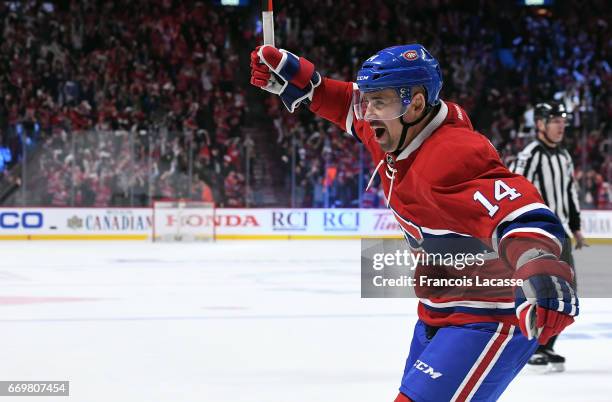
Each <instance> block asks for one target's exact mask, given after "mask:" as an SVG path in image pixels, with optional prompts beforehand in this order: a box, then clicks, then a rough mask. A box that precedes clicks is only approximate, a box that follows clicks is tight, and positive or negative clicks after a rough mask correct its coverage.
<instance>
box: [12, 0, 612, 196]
mask: <svg viewBox="0 0 612 402" xmlns="http://www.w3.org/2000/svg"><path fill="white" fill-rule="evenodd" d="M252 3H257V2H252ZM586 3H587V2H586V1H585V0H576V1H570V0H557V1H556V2H555V6H554V7H550V8H534V7H521V6H519V5H518V3H517V2H515V1H512V2H490V1H484V0H477V1H469V2H468V1H460V0H385V1H376V2H374V1H366V0H357V1H354V0H336V1H317V2H299V1H288V0H287V1H280V0H279V1H276V2H275V24H276V33H277V40H278V43H280V44H282V47H284V48H286V49H288V50H290V51H292V52H294V53H296V54H298V55H301V56H304V57H306V58H308V59H309V60H311V61H313V62H314V63H315V65H316V68H317V70H318V71H319V72H320V73H321V74H322V75H323V76H326V77H330V78H335V79H340V80H346V81H352V80H354V77H355V74H356V72H357V70H358V68H359V66H360V64H361V63H362V62H363V61H364V60H365V59H366V58H368V57H369V56H371V55H372V54H374V53H375V52H377V51H378V50H380V49H382V48H385V47H388V46H390V45H393V44H402V43H410V42H420V43H422V44H423V45H425V46H426V47H427V48H428V49H429V51H430V52H431V53H432V54H433V55H435V57H437V58H438V60H439V61H440V64H441V67H442V74H443V78H444V87H443V90H442V93H441V97H442V98H443V99H445V100H449V101H454V102H457V103H459V104H461V105H462V106H463V107H464V108H465V109H466V111H467V113H468V114H469V115H470V117H471V120H472V122H473V123H474V126H475V128H476V129H478V131H480V132H482V133H484V134H485V135H487V136H488V137H489V138H490V139H491V141H492V142H493V144H494V145H495V146H496V147H497V148H498V150H499V151H500V153H501V155H502V157H503V159H504V160H505V161H506V162H508V161H510V160H511V159H512V158H513V157H514V155H516V153H517V152H518V151H519V150H520V149H521V148H522V147H523V146H524V145H525V144H526V143H527V142H528V141H530V140H531V138H532V136H533V105H534V104H536V103H538V102H541V101H548V100H551V99H557V100H559V101H562V102H564V103H565V104H566V106H567V107H568V109H569V110H570V111H571V112H572V116H573V119H572V122H571V124H570V125H571V127H569V128H568V133H567V139H566V146H567V147H568V149H570V151H571V152H572V153H573V155H574V158H575V161H574V162H575V166H576V176H577V178H578V181H579V183H580V197H581V202H582V204H583V206H585V207H591V208H612V189H611V185H610V182H611V180H612V156H611V155H612V148H611V147H612V144H611V141H612V140H611V128H610V125H609V123H607V122H609V121H610V118H611V117H612V92H611V90H610V89H611V88H610V86H611V83H612V79H611V73H612V67H611V66H610V64H609V60H611V59H612V57H610V56H611V52H610V50H611V46H612V38H611V36H610V30H609V23H610V22H609V19H606V17H605V16H606V15H609V8H610V7H609V5H608V3H607V2H606V1H605V0H593V1H589V2H588V5H586ZM258 6H259V4H252V5H251V6H250V7H246V8H244V7H223V6H220V5H215V2H211V1H195V0H182V1H178V0H134V1H129V2H120V1H94V0H80V1H76V0H65V1H55V2H40V1H29V2H28V1H24V2H0V31H1V32H2V35H3V41H2V43H0V197H1V196H2V188H3V186H4V187H7V186H8V187H10V186H13V187H15V188H19V187H20V186H23V185H25V184H24V183H22V177H23V175H24V173H23V172H24V170H23V168H22V167H27V173H26V174H25V175H26V177H27V181H28V183H27V186H28V189H29V191H28V192H27V193H28V194H29V196H28V197H29V198H28V200H27V202H28V203H31V204H52V205H57V206H62V205H82V206H87V205H96V206H103V205H111V206H112V205H149V204H150V203H151V201H152V200H153V199H163V198H183V197H185V198H192V199H196V200H214V201H215V202H216V203H217V204H218V205H220V206H243V205H245V204H246V197H247V194H246V193H248V191H246V189H245V181H246V180H247V178H246V177H245V172H246V170H245V163H244V159H245V155H244V144H245V143H246V142H247V141H245V138H244V132H243V127H244V126H245V123H248V124H249V125H251V126H252V125H253V124H256V123H255V122H259V123H257V124H262V127H261V130H262V132H264V131H265V132H264V136H263V137H262V138H267V141H266V144H263V145H262V144H259V145H260V146H267V147H270V148H272V149H274V152H273V153H272V154H273V155H275V157H277V159H278V160H273V161H271V165H272V167H273V169H271V171H269V172H265V174H276V175H282V176H283V178H282V180H281V182H282V189H281V192H287V189H288V188H291V189H292V191H291V193H292V200H291V205H294V206H304V207H310V206H314V207H324V206H326V207H357V206H364V207H379V206H383V205H384V194H382V191H381V189H380V186H379V184H378V182H377V181H375V182H374V184H373V186H372V187H371V188H370V189H369V190H368V191H365V184H366V183H367V180H368V179H369V176H370V174H371V172H372V170H373V168H374V166H373V164H372V161H371V160H370V159H369V155H368V154H367V152H363V149H362V148H361V146H360V145H359V144H358V143H357V141H355V140H354V139H353V138H352V137H351V136H350V135H348V134H345V133H342V132H341V131H340V130H339V129H338V128H337V127H335V126H333V125H331V124H330V123H328V122H326V121H323V120H321V119H319V118H313V115H312V114H311V113H310V112H308V111H306V110H300V111H298V112H297V113H294V114H290V113H288V112H287V111H286V110H285V109H284V107H283V105H282V104H281V103H280V102H279V100H278V98H277V97H275V96H272V95H269V96H266V95H265V94H262V93H261V92H260V91H259V90H257V89H255V88H252V87H250V86H249V85H248V53H249V52H250V50H251V49H252V48H253V47H254V46H256V45H257V43H258V42H260V40H261V35H260V34H261V32H258V28H257V25H256V23H255V21H256V16H257V15H259V10H258V9H257V7H258ZM241 55H242V56H244V57H242V58H241ZM249 97H251V98H252V99H258V100H260V101H261V104H257V105H255V104H249V102H248V101H247V99H248V98H249ZM302 109H306V108H304V107H302ZM262 110H263V113H261V115H263V116H264V117H265V119H263V120H267V121H272V122H273V127H270V126H265V125H264V123H261V121H262V119H254V118H253V117H254V114H258V113H259V112H260V111H262ZM256 117H259V118H260V117H261V116H259V115H258V116H256ZM24 149H25V150H26V153H25V154H26V156H25V157H24ZM32 189H36V191H31V190H32ZM12 201H13V202H17V201H16V200H15V199H13V200H12ZM2 202H3V201H2V198H0V203H2ZM8 202H11V200H8Z"/></svg>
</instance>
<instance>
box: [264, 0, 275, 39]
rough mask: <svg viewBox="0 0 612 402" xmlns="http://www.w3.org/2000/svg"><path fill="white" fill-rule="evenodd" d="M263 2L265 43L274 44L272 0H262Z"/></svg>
mask: <svg viewBox="0 0 612 402" xmlns="http://www.w3.org/2000/svg"><path fill="white" fill-rule="evenodd" d="M261 3H262V5H261V10H262V11H261V22H262V25H263V44H264V45H270V46H274V11H273V9H272V0H262V2H261Z"/></svg>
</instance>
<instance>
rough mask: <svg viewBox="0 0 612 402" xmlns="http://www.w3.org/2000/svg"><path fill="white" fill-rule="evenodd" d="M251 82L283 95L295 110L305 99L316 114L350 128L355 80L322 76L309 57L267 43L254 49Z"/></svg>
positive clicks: (286, 102) (290, 108)
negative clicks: (299, 55) (346, 80)
mask: <svg viewBox="0 0 612 402" xmlns="http://www.w3.org/2000/svg"><path fill="white" fill-rule="evenodd" d="M251 84H253V85H255V86H256V87H259V88H261V89H264V90H266V91H268V92H271V93H273V94H275V95H278V96H280V98H281V100H282V101H283V104H284V105H285V107H286V108H287V110H289V112H291V113H293V112H294V111H295V109H296V108H297V107H298V106H299V105H300V104H302V103H306V104H310V109H311V110H312V111H313V112H314V113H316V114H317V115H319V116H321V117H323V118H324V119H327V120H329V121H331V122H332V123H334V124H336V125H338V126H339V127H340V128H341V129H342V130H344V131H347V132H350V131H349V130H350V129H351V127H350V126H351V123H352V119H351V115H352V111H351V101H352V96H353V83H352V82H343V81H337V80H332V79H329V78H322V77H321V76H320V74H319V73H318V72H317V71H316V70H315V66H314V64H313V63H312V62H310V61H309V60H307V59H305V58H303V57H298V56H296V55H294V54H293V53H290V52H288V51H286V50H284V49H277V48H275V47H273V46H269V45H264V46H259V47H257V48H256V49H255V50H254V51H253V52H252V53H251Z"/></svg>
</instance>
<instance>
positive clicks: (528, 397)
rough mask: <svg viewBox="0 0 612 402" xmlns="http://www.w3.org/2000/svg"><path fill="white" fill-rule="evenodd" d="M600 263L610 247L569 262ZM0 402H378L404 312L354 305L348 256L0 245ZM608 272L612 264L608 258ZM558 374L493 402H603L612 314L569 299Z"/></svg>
mask: <svg viewBox="0 0 612 402" xmlns="http://www.w3.org/2000/svg"><path fill="white" fill-rule="evenodd" d="M589 253H591V254H597V253H599V254H598V255H599V256H601V255H602V253H604V254H603V255H607V256H610V257H612V247H610V246H607V247H606V246H594V247H591V248H590V249H588V250H587V251H585V252H579V253H577V259H578V264H579V265H580V264H584V263H588V261H589V258H591V257H589V255H590V254H589ZM0 256H1V257H0V342H1V345H2V348H1V349H0V380H15V381H17V380H58V381H59V380H70V385H71V389H70V390H71V396H70V397H69V398H61V397H55V398H50V397H18V398H10V397H0V402H9V401H12V400H15V401H17V402H27V401H34V402H43V401H45V400H49V401H62V400H68V401H77V402H97V401H100V402H102V401H103V402H110V401H126V402H145V401H146V402H158V401H164V402H165V401H168V402H170V401H172V402H181V401H185V402H190V401H204V402H242V401H244V402H289V401H291V402H307V401H308V402H312V401H322V402H349V401H350V402H362V401H363V402H375V401H383V402H391V401H393V399H394V397H395V395H396V394H397V387H398V385H399V381H400V379H401V375H402V372H403V368H404V361H405V358H406V355H407V353H408V347H409V345H410V338H411V332H412V326H413V324H414V322H415V320H416V314H415V312H416V311H415V310H416V303H415V301H414V300H406V299H361V298H360V284H359V278H360V276H359V262H360V246H359V242H357V241H337V242H330V241H321V242H319V241H304V242H298V241H290V242H287V241H278V242H219V243H216V244H201V243H197V244H149V243H136V242H134V243H130V242H117V243H115V242H91V243H90V242H2V243H0ZM610 260H612V258H610ZM581 311H582V314H581V316H580V317H579V320H578V321H577V322H576V323H575V324H574V325H573V326H572V327H570V328H569V329H568V330H567V332H566V333H565V334H564V335H563V336H562V337H561V338H560V339H559V342H558V346H557V350H558V351H559V352H560V353H562V354H564V355H565V356H566V357H567V359H568V364H567V372H565V373H563V374H554V375H536V374H532V373H528V372H525V371H523V372H522V373H521V374H520V375H519V378H517V379H516V380H515V381H514V382H513V383H512V384H511V386H510V387H509V388H508V390H507V391H506V393H505V394H504V396H503V398H502V400H503V401H521V402H523V401H538V402H545V401H557V402H562V401H571V402H577V401H588V402H595V401H612V299H583V300H582V305H581Z"/></svg>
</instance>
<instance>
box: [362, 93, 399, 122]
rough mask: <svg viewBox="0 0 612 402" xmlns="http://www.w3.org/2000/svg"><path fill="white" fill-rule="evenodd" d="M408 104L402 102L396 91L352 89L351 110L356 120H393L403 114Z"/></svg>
mask: <svg viewBox="0 0 612 402" xmlns="http://www.w3.org/2000/svg"><path fill="white" fill-rule="evenodd" d="M406 110H408V104H407V103H404V102H402V100H401V98H400V97H399V95H398V94H397V91H395V90H393V89H390V90H383V91H375V92H361V91H360V90H358V89H356V90H354V91H353V112H354V113H355V117H356V118H357V119H358V120H365V121H372V120H394V119H397V118H398V117H400V116H403V115H404V113H406Z"/></svg>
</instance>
